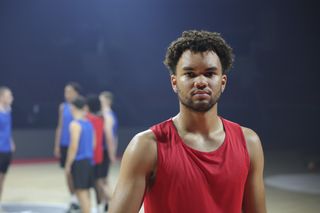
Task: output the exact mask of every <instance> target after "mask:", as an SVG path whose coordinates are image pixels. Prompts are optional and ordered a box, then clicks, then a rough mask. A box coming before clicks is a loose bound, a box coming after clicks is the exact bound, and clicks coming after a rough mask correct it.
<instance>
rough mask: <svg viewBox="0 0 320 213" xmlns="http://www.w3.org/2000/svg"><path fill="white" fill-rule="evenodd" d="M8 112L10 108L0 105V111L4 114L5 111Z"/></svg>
mask: <svg viewBox="0 0 320 213" xmlns="http://www.w3.org/2000/svg"><path fill="white" fill-rule="evenodd" d="M9 110H10V106H7V105H6V104H3V103H0V111H2V112H5V111H9Z"/></svg>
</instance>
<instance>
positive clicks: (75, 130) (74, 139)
mask: <svg viewBox="0 0 320 213" xmlns="http://www.w3.org/2000/svg"><path fill="white" fill-rule="evenodd" d="M69 129H70V146H69V148H68V153H67V160H66V165H65V170H66V173H70V171H71V165H72V163H73V161H74V159H75V157H76V154H77V151H78V146H79V140H80V134H81V126H80V124H79V123H77V122H76V121H72V122H71V123H70V126H69Z"/></svg>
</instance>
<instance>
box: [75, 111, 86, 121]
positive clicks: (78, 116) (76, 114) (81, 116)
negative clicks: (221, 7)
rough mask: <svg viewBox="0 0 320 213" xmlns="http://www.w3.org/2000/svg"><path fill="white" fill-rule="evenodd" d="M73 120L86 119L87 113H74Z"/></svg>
mask: <svg viewBox="0 0 320 213" xmlns="http://www.w3.org/2000/svg"><path fill="white" fill-rule="evenodd" d="M73 118H74V119H75V120H81V119H84V118H85V112H81V111H78V112H76V113H74V115H73Z"/></svg>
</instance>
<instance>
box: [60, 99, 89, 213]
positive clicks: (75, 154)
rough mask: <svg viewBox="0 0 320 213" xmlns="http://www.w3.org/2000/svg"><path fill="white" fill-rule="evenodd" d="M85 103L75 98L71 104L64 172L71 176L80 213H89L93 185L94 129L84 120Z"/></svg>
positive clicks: (83, 100)
mask: <svg viewBox="0 0 320 213" xmlns="http://www.w3.org/2000/svg"><path fill="white" fill-rule="evenodd" d="M85 106H86V101H85V99H84V98H83V97H80V96H79V97H77V98H76V99H75V100H74V101H72V103H71V111H72V115H73V118H74V120H73V121H72V122H71V123H70V127H69V129H70V145H69V149H68V153H67V160H66V164H65V172H66V174H67V175H71V176H72V181H73V186H74V190H75V194H76V196H77V198H78V200H79V203H80V208H81V212H82V213H90V211H91V203H90V202H91V200H90V191H89V190H90V188H91V187H93V184H94V176H93V150H94V140H95V136H94V129H93V126H92V124H91V123H90V122H89V121H88V120H87V119H86V110H85Z"/></svg>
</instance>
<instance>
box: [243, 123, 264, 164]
mask: <svg viewBox="0 0 320 213" xmlns="http://www.w3.org/2000/svg"><path fill="white" fill-rule="evenodd" d="M241 129H242V131H243V134H244V137H245V140H246V144H247V149H248V151H249V154H250V157H251V158H252V157H253V156H254V155H255V153H257V152H260V150H261V149H262V147H261V141H260V138H259V136H258V134H257V133H256V132H255V131H253V130H252V129H250V128H247V127H243V126H242V127H241Z"/></svg>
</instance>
